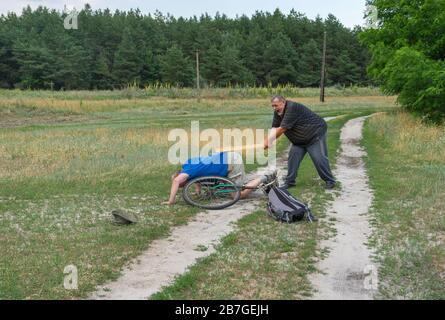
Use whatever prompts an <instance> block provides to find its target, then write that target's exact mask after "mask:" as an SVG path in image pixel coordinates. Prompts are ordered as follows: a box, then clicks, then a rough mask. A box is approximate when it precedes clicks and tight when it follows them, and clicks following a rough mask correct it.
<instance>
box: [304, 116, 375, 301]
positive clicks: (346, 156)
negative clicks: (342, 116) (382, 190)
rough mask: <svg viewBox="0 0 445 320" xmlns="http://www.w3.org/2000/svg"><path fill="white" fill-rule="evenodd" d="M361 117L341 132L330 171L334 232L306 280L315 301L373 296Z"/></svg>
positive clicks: (369, 194)
mask: <svg viewBox="0 0 445 320" xmlns="http://www.w3.org/2000/svg"><path fill="white" fill-rule="evenodd" d="M365 119H366V117H362V118H357V119H353V120H350V121H348V122H347V123H346V124H345V126H344V127H343V129H342V132H341V137H340V139H341V148H342V151H341V153H340V155H339V158H338V160H337V168H336V170H335V172H334V174H335V176H336V178H337V179H338V180H339V181H340V182H341V186H342V190H341V193H340V194H339V195H338V196H337V197H336V198H335V200H334V201H333V202H332V204H331V206H330V208H329V210H328V212H327V217H326V219H335V220H334V221H335V226H334V227H335V229H336V231H337V232H336V236H335V237H333V238H331V239H329V240H324V241H322V243H321V248H329V254H328V257H327V258H326V259H324V260H321V261H320V262H319V263H318V269H319V270H320V271H321V272H322V273H317V274H314V275H312V276H311V279H310V280H311V282H312V284H313V285H314V287H315V289H316V290H317V293H316V294H315V295H314V297H313V298H314V299H317V300H325V299H326V300H369V299H372V298H373V291H372V283H373V282H372V281H371V280H370V278H369V275H368V273H369V271H370V270H371V269H373V268H374V270H375V267H374V266H373V263H372V262H371V259H370V256H371V252H370V250H369V249H368V247H367V245H366V242H367V241H368V236H369V235H370V226H369V223H368V217H367V213H368V209H369V207H370V206H371V202H372V197H373V195H372V191H371V190H370V188H369V187H368V177H367V175H366V170H365V166H364V162H363V159H362V158H363V156H365V155H366V153H365V151H364V150H363V149H362V148H361V147H360V140H361V138H362V129H363V123H364V121H365ZM366 269H367V270H366ZM365 270H366V271H365ZM373 280H374V281H375V279H373ZM365 283H366V285H365ZM374 283H375V282H374Z"/></svg>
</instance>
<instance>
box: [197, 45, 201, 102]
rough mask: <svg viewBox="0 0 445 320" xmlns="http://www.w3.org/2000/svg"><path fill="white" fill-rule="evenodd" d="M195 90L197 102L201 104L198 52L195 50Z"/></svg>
mask: <svg viewBox="0 0 445 320" xmlns="http://www.w3.org/2000/svg"><path fill="white" fill-rule="evenodd" d="M196 89H197V90H198V102H201V85H200V83H199V50H196Z"/></svg>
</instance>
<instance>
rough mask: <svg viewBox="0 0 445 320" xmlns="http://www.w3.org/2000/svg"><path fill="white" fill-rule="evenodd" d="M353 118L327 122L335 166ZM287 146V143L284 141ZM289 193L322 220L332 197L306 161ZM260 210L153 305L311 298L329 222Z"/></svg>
mask: <svg viewBox="0 0 445 320" xmlns="http://www.w3.org/2000/svg"><path fill="white" fill-rule="evenodd" d="M362 115H366V113H363V112H357V113H355V114H352V115H348V116H344V117H341V118H339V119H335V120H333V121H331V122H329V131H328V146H329V152H330V154H331V162H332V163H333V164H334V162H335V161H334V160H335V157H336V155H337V153H338V151H339V146H340V142H339V136H340V130H341V128H342V127H343V125H344V123H346V122H347V121H348V120H349V119H351V118H355V117H357V116H362ZM282 142H285V139H283V140H282ZM291 192H292V193H293V194H294V195H296V196H297V197H298V198H300V199H302V200H303V201H305V202H307V203H309V205H310V206H311V209H312V211H313V212H314V214H315V215H316V216H318V217H320V218H323V217H324V216H325V207H326V205H327V203H328V200H330V199H332V193H329V192H326V191H325V189H324V183H323V182H322V181H321V180H320V179H319V178H318V175H317V173H316V171H315V168H314V166H313V165H312V162H311V161H310V159H309V158H308V157H306V158H305V160H304V161H303V163H302V165H301V169H300V175H299V178H298V181H297V188H295V189H291ZM264 206H265V203H263V205H262V208H261V209H259V210H258V211H256V212H254V213H252V214H249V215H247V216H245V217H244V218H243V219H241V220H240V221H239V222H238V223H237V230H236V231H235V232H233V233H231V234H230V235H228V236H226V237H225V238H224V239H223V240H222V242H221V244H220V245H219V246H218V247H217V251H216V252H215V253H214V254H212V255H210V256H209V257H206V258H203V259H201V260H200V261H199V262H198V263H197V264H195V265H193V266H192V267H191V268H190V269H189V271H188V272H187V273H185V274H184V275H181V276H179V277H178V278H177V279H176V281H175V282H174V283H173V284H172V285H170V286H168V287H165V288H163V290H161V291H160V292H159V293H157V294H155V295H154V296H153V297H152V298H153V299H160V300H163V299H187V300H188V299H191V300H195V299H224V300H225V299H291V300H292V299H305V298H307V297H309V296H310V295H311V294H312V287H311V285H310V283H309V281H308V277H307V276H308V274H310V273H312V272H315V271H316V270H315V267H314V261H315V260H316V258H317V257H318V256H319V255H323V254H324V253H323V252H318V251H317V243H318V241H319V240H320V239H321V238H323V237H327V236H329V235H331V234H332V230H331V228H330V225H331V223H332V222H319V223H314V224H309V223H307V222H301V223H297V224H292V225H286V224H281V223H277V222H275V221H273V220H271V219H270V218H269V217H268V216H267V214H266V211H265V210H264V209H263V208H264Z"/></svg>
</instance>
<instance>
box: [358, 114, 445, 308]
mask: <svg viewBox="0 0 445 320" xmlns="http://www.w3.org/2000/svg"><path fill="white" fill-rule="evenodd" d="M364 141H365V146H366V149H367V151H368V159H367V165H368V173H369V177H370V182H371V186H372V188H373V189H374V190H375V200H374V208H373V212H372V216H373V218H374V221H373V227H374V228H373V229H374V237H373V241H372V243H373V246H374V247H375V249H376V250H377V252H379V254H380V259H379V262H380V265H381V268H380V275H379V278H380V298H383V299H444V298H445V285H444V284H445V250H444V248H445V189H444V186H445V127H443V126H442V127H436V126H427V125H425V124H422V123H421V122H420V121H419V120H416V119H414V118H412V117H411V116H409V115H407V114H404V113H398V114H389V115H380V116H378V117H374V118H372V119H370V120H369V122H368V124H367V126H366V130H365V140H364Z"/></svg>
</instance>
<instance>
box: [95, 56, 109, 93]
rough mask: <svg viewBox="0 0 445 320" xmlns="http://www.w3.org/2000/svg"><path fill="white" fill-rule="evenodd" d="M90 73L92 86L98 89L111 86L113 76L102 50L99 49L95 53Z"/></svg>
mask: <svg viewBox="0 0 445 320" xmlns="http://www.w3.org/2000/svg"><path fill="white" fill-rule="evenodd" d="M91 73H92V74H91V86H92V88H94V89H99V90H104V89H111V88H113V76H112V74H111V72H110V68H109V62H108V60H107V58H106V56H105V54H104V52H103V51H100V52H99V54H98V55H97V57H96V59H95V61H94V63H93V66H92V71H91Z"/></svg>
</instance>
